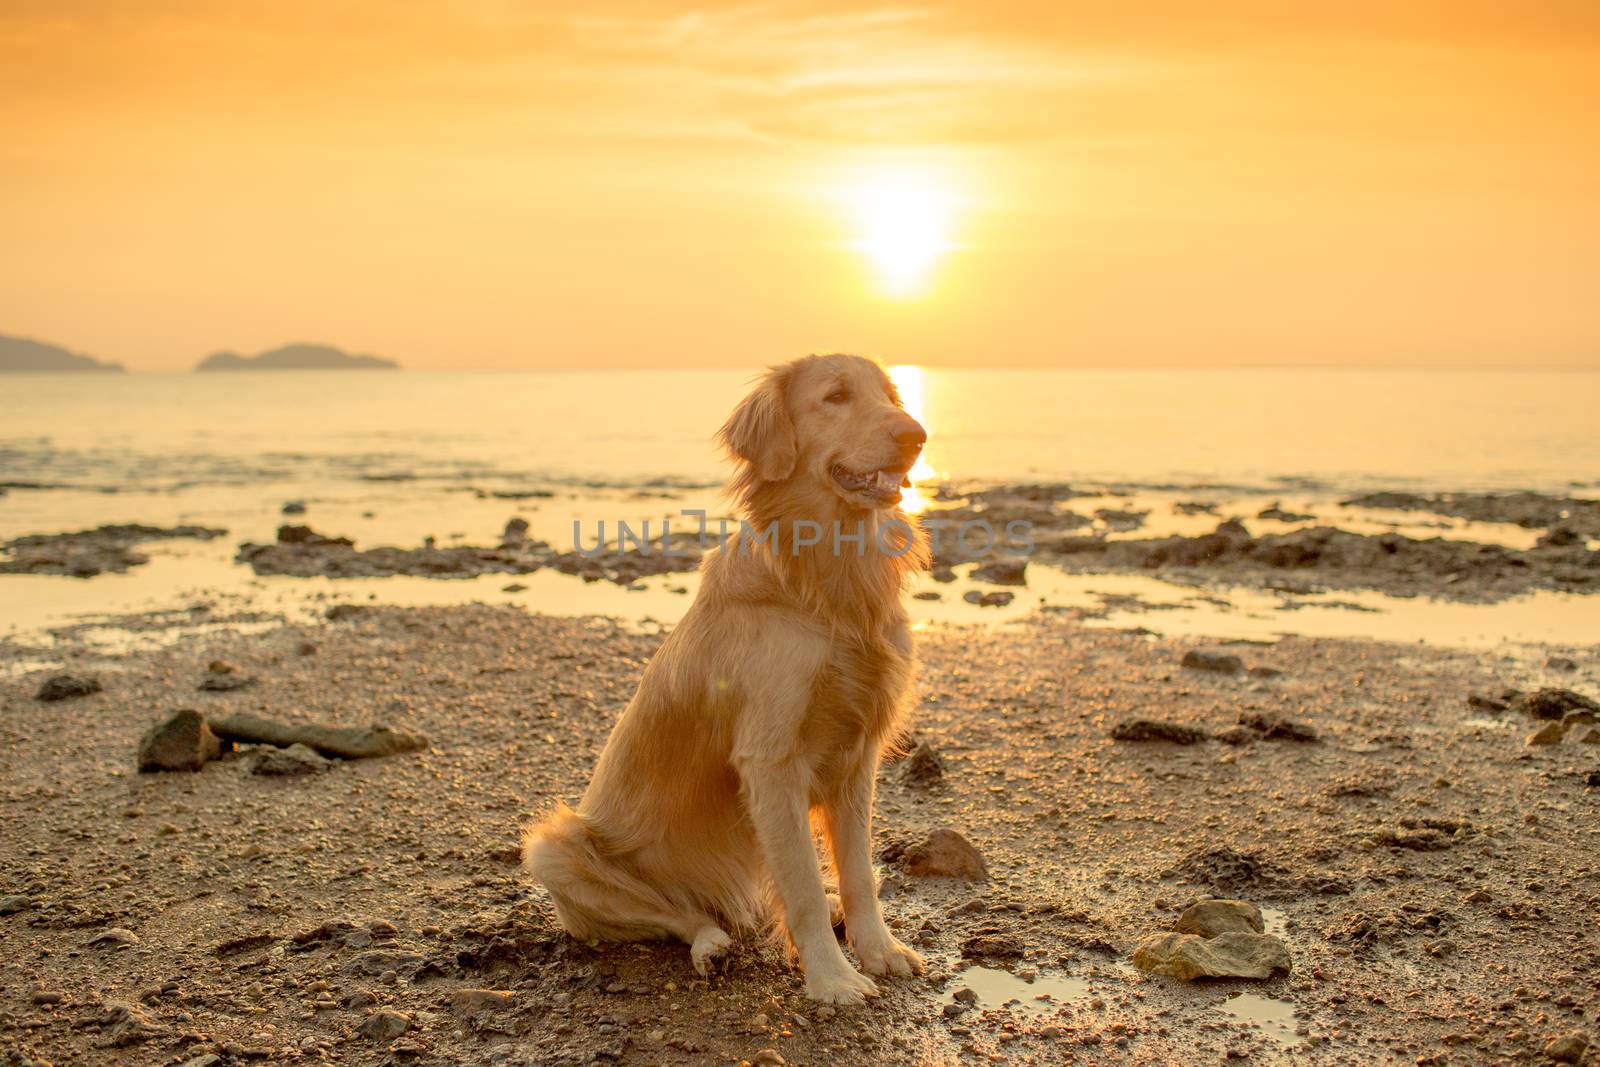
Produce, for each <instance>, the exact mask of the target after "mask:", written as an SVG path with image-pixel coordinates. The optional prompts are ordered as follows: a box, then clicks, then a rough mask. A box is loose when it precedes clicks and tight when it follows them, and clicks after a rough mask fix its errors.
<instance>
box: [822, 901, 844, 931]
mask: <svg viewBox="0 0 1600 1067" xmlns="http://www.w3.org/2000/svg"><path fill="white" fill-rule="evenodd" d="M826 896H827V899H828V925H829V926H831V927H833V928H834V929H835V930H842V929H844V901H842V900H840V899H839V894H838V893H828V894H826Z"/></svg>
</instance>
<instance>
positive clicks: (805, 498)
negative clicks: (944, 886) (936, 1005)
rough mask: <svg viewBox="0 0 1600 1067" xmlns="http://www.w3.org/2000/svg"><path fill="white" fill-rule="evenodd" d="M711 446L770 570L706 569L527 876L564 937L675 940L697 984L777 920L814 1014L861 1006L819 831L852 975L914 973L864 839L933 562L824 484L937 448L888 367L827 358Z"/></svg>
mask: <svg viewBox="0 0 1600 1067" xmlns="http://www.w3.org/2000/svg"><path fill="white" fill-rule="evenodd" d="M719 436H720V439H721V441H722V442H723V444H724V445H725V446H726V447H727V449H728V451H729V452H730V453H731V455H732V458H733V459H734V461H735V464H736V470H735V473H734V475H733V479H732V481H731V482H730V486H729V491H730V494H731V496H732V497H733V499H734V501H735V503H736V504H737V506H738V509H739V510H740V512H741V514H742V516H743V517H744V518H745V519H746V520H747V521H748V522H749V524H750V526H751V527H753V528H754V529H755V530H756V531H758V532H760V531H765V530H766V528H767V527H768V525H769V524H770V523H773V522H777V523H778V526H779V539H778V542H777V545H776V546H775V547H776V550H774V546H773V545H772V544H771V543H769V542H761V541H755V540H746V541H745V542H743V543H738V542H734V541H730V542H729V543H728V544H726V545H724V546H722V547H721V548H719V549H714V550H712V551H711V552H710V553H709V554H708V556H707V558H706V560H705V562H704V564H703V566H702V568H701V572H702V582H701V587H700V592H699V595H698V597H697V598H696V599H695V602H694V604H693V605H692V606H691V607H690V609H689V611H688V613H687V614H686V615H685V616H684V618H683V621H682V622H681V623H680V624H679V625H678V626H677V628H676V629H674V630H673V632H672V634H671V635H670V636H669V637H668V638H667V640H666V641H665V642H664V643H663V644H662V646H661V648H660V650H659V651H658V652H657V653H656V655H655V658H654V659H653V660H652V661H651V662H650V665H649V666H648V667H647V668H646V669H645V672H644V677H643V678H642V680H641V681H640V683H639V689H638V692H637V693H636V694H635V695H634V697H633V700H632V701H631V702H630V703H629V704H628V707H627V708H626V710H624V711H623V713H622V716H621V718H620V719H619V720H618V721H617V725H616V727H615V729H614V730H613V731H612V733H611V738H610V740H609V741H608V742H607V744H606V747H605V751H604V752H602V753H601V756H600V762H599V765H598V766H597V767H596V768H595V773H594V779H593V780H592V781H591V782H590V784H589V789H588V791H587V792H586V793H585V794H584V796H583V800H582V801H581V802H580V803H579V804H578V807H577V808H576V809H573V808H569V807H567V806H565V805H561V806H560V807H558V808H557V809H556V811H555V812H554V813H552V814H551V815H549V816H548V817H547V818H545V819H544V820H543V821H542V822H540V823H538V824H537V825H535V826H532V827H530V828H529V829H528V831H527V832H526V834H525V835H524V839H523V862H524V864H525V866H526V867H527V869H528V871H529V872H530V873H531V874H532V875H533V877H534V878H536V879H537V880H538V881H540V882H542V883H543V884H544V886H545V888H546V889H547V890H548V891H549V893H550V896H551V898H552V900H553V901H554V902H555V908H556V914H557V916H558V917H559V919H560V921H561V924H562V925H563V926H564V927H566V929H567V930H568V931H569V932H570V933H571V934H572V935H573V936H574V937H578V938H580V939H583V940H635V939H641V938H661V937H676V938H680V939H682V940H683V941H684V942H686V943H687V944H689V946H690V956H691V959H692V961H693V963H694V966H695V968H696V969H697V970H699V971H700V972H701V973H702V974H704V973H707V971H708V969H709V967H710V965H711V961H712V959H713V958H714V957H716V956H718V955H721V954H722V953H723V952H725V951H726V949H727V948H728V946H729V944H730V937H729V934H728V931H729V930H733V931H742V930H751V929H755V928H759V927H762V926H765V925H766V924H767V923H769V922H773V921H775V922H778V923H780V924H781V925H782V928H783V929H785V930H786V931H787V933H788V936H789V939H790V941H791V943H792V944H793V946H794V949H795V951H796V952H797V953H798V955H799V959H800V965H801V967H802V968H804V970H805V990H806V995H807V996H808V997H811V998H812V999H815V1000H820V1001H825V1002H832V1003H857V1002H859V1001H860V1000H861V999H862V998H863V997H866V996H872V995H874V994H875V993H876V992H877V987H876V985H874V983H873V982H872V980H871V979H869V978H866V977H864V976H863V975H862V974H861V973H860V972H858V971H857V970H856V969H855V968H854V967H852V966H851V965H850V963H849V961H848V960H847V959H846V957H845V955H844V953H843V951H842V950H841V949H840V946H839V941H838V939H837V937H836V936H835V935H834V932H833V929H832V922H831V919H830V911H829V904H828V901H827V898H826V896H825V892H824V886H823V881H822V875H821V872H820V870H819V868H818V859H817V853H816V849H815V847H814V845H813V841H812V836H811V825H810V817H811V815H812V814H817V815H819V816H820V820H819V821H820V823H821V825H822V828H823V830H824V831H825V833H826V835H827V838H828V841H829V845H830V848H831V851H832V853H833V859H834V866H835V868H836V870H837V874H838V877H839V896H840V902H841V903H842V907H843V913H844V921H845V928H846V933H847V936H848V938H849V941H850V944H851V945H852V946H853V947H854V949H855V952H856V955H857V957H858V958H859V959H860V961H861V967H862V969H863V970H864V971H866V972H867V973H868V974H896V975H906V974H911V973H913V972H920V971H921V970H922V959H921V957H920V956H918V955H917V953H916V952H914V951H912V950H911V949H909V948H907V947H906V946H905V945H903V944H901V943H900V942H899V941H898V940H896V939H895V937H894V936H893V935H892V934H891V933H890V932H889V929H888V927H887V926H886V925H885V923H884V921H883V914H882V912H881V911H880V910H879V907H878V895H877V887H876V884H875V880H874V875H873V871H872V861H871V856H870V836H871V831H870V827H871V814H872V797H873V785H874V778H875V774H876V771H877V767H878V760H879V755H880V753H881V751H882V749H883V748H884V746H885V744H886V743H887V742H888V741H889V740H890V738H891V737H893V736H894V732H895V726H896V723H897V722H898V721H899V718H900V716H901V713H902V711H903V710H904V705H905V703H906V699H907V694H908V692H909V690H910V686H911V680H912V672H913V661H912V648H911V635H910V630H909V628H908V626H907V617H906V612H905V607H904V604H903V593H904V587H905V583H906V579H907V577H908V575H909V573H910V572H911V571H913V570H915V569H917V568H919V567H922V566H925V565H926V559H927V555H926V546H925V543H924V541H923V538H922V534H921V532H920V530H919V529H918V528H917V526H916V524H915V522H914V521H913V520H910V519H908V518H907V517H906V516H905V515H903V514H902V513H901V512H900V511H899V509H898V507H897V504H898V502H899V494H898V492H897V491H894V492H892V493H890V494H889V498H888V499H884V498H883V497H882V495H881V494H880V496H879V497H872V496H870V494H868V495H863V494H862V493H859V492H855V491H852V490H851V489H850V488H849V483H848V482H841V481H840V480H837V479H835V477H834V471H835V469H836V466H837V467H843V468H845V469H846V470H847V471H853V472H867V471H876V470H884V471H888V472H893V473H898V472H904V471H907V470H909V468H910V466H911V464H912V463H913V462H914V461H915V459H916V456H917V454H918V452H919V451H920V448H921V445H922V442H923V440H924V439H925V434H924V433H923V430H922V427H921V426H919V425H918V424H917V422H916V420H914V419H912V418H911V416H909V415H908V414H907V413H906V412H905V411H904V409H903V408H902V407H901V405H900V401H899V397H898V396H897V394H896V393H895V390H894V386H893V384H892V383H891V382H890V381H889V379H888V377H887V375H885V374H884V372H883V370H882V369H881V368H880V367H879V366H878V365H877V364H876V363H873V362H871V361H869V360H865V359H860V358H858V357H854V356H837V355H835V356H809V357H806V358H804V359H799V360H796V361H794V362H792V363H787V364H784V365H782V366H778V367H774V368H772V370H771V371H769V372H768V373H767V374H766V376H765V377H764V378H762V379H761V381H760V382H759V383H758V384H757V386H756V387H755V389H754V391H753V392H752V393H751V394H750V395H749V397H748V398H746V399H745V400H744V402H743V403H742V404H741V405H740V406H739V407H738V409H737V410H736V411H735V412H734V413H733V416H732V417H731V418H730V419H729V420H728V422H727V424H726V425H725V426H723V428H722V431H721V433H720V435H719ZM805 520H809V521H811V522H816V523H819V524H820V525H821V527H822V529H823V530H824V533H823V535H822V537H821V541H820V543H818V544H816V545H814V546H804V547H801V546H799V545H798V540H797V539H795V538H794V537H793V534H792V531H793V530H794V524H795V523H796V522H797V521H800V522H804V521H805ZM890 520H898V521H899V522H898V524H896V523H891V522H890ZM835 521H837V522H838V523H839V524H840V528H841V529H842V531H843V532H844V534H845V535H848V536H853V535H854V534H855V532H856V530H857V523H858V522H860V523H862V524H863V527H864V530H865V534H866V536H865V538H864V551H863V552H862V553H861V554H858V549H857V544H858V542H855V541H848V540H843V539H841V540H840V542H839V543H838V544H837V545H836V543H835V541H834V537H833V530H834V526H833V524H834V522H835ZM886 524H887V525H886ZM880 527H882V529H883V535H884V536H883V538H882V542H881V544H880V539H879V536H878V534H879V530H880ZM804 539H806V538H804V537H802V538H800V539H799V540H804ZM841 546H842V547H841Z"/></svg>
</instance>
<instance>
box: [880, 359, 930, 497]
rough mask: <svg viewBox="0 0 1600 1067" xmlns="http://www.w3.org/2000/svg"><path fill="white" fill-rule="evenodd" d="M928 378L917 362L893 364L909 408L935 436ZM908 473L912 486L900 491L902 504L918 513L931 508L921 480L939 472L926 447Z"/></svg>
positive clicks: (902, 398) (891, 370)
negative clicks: (930, 412) (919, 483)
mask: <svg viewBox="0 0 1600 1067" xmlns="http://www.w3.org/2000/svg"><path fill="white" fill-rule="evenodd" d="M926 378H927V374H926V372H924V371H923V369H922V368H921V367H919V366H917V365H916V364H915V363H902V364H900V365H899V366H897V367H890V368H889V380H890V381H892V382H894V387H895V388H896V389H898V390H899V391H900V402H901V403H902V404H904V405H905V408H906V411H907V412H909V413H910V415H911V417H912V418H914V419H916V420H917V421H918V422H920V423H922V426H923V428H924V429H926V430H927V431H928V435H929V436H930V437H931V436H932V435H933V427H932V426H930V425H929V424H928V410H927V393H926V390H925V389H924V388H923V386H924V385H925V384H926ZM908 473H909V474H910V476H911V488H910V489H907V490H905V491H904V492H902V493H901V494H900V507H901V508H903V509H904V510H906V511H909V512H911V513H912V514H918V513H920V512H922V511H925V510H927V507H928V498H927V497H926V496H924V495H923V492H922V489H921V488H920V487H919V486H918V485H917V483H918V482H919V481H921V480H922V479H924V478H932V477H934V476H935V474H936V472H935V471H934V469H933V466H932V465H931V464H929V462H928V453H927V450H926V449H924V450H923V453H922V455H920V456H918V457H917V462H916V463H915V464H913V465H912V467H911V470H910V471H909V472H908Z"/></svg>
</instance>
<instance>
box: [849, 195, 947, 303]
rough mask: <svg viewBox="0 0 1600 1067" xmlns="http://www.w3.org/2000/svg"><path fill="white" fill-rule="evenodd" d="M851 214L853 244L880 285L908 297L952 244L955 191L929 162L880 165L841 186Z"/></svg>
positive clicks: (921, 288)
mask: <svg viewBox="0 0 1600 1067" xmlns="http://www.w3.org/2000/svg"><path fill="white" fill-rule="evenodd" d="M845 199H846V202H847V203H848V205H849V208H850V211H851V214H852V215H853V216H854V221H855V227H856V239H855V240H854V241H853V242H851V245H852V247H854V248H855V249H856V250H858V251H859V252H861V253H862V254H863V255H865V256H866V257H867V260H868V261H869V262H870V263H871V264H872V267H873V270H874V271H875V272H876V273H877V275H878V281H879V284H880V285H881V286H882V288H883V291H884V292H885V293H886V294H887V295H889V296H892V297H897V298H907V297H912V296H916V295H918V294H919V293H921V292H923V291H924V290H925V289H926V288H927V286H928V282H929V280H930V278H931V276H932V274H933V269H934V267H935V266H937V265H938V262H939V260H940V259H941V258H943V256H944V255H945V254H946V253H947V252H949V251H950V250H951V249H952V248H954V247H955V245H954V244H953V243H952V241H951V223H952V219H953V217H954V214H955V206H956V197H955V194H954V192H953V190H952V189H951V187H950V184H949V182H948V181H947V180H946V179H945V178H944V177H943V176H942V175H941V174H939V173H938V172H937V171H935V170H932V169H930V168H917V167H904V168H888V167H880V168H874V169H872V170H869V171H866V172H864V173H862V174H861V175H859V176H858V177H857V178H855V179H854V180H853V181H852V182H851V183H850V184H849V185H848V186H847V187H846V189H845Z"/></svg>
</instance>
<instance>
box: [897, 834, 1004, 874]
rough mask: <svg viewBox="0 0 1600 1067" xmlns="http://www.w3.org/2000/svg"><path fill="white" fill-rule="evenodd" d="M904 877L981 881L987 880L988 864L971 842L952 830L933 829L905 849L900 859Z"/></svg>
mask: <svg viewBox="0 0 1600 1067" xmlns="http://www.w3.org/2000/svg"><path fill="white" fill-rule="evenodd" d="M901 863H902V866H903V867H904V868H905V871H906V873H907V874H912V875H916V876H917V877H919V878H961V879H964V880H965V881H968V882H981V881H985V880H986V879H987V878H988V877H989V867H988V864H986V863H984V862H983V857H982V856H981V855H979V853H978V850H977V849H976V848H973V847H972V842H971V841H968V840H967V839H966V838H964V837H962V836H961V835H960V834H958V833H956V832H955V831H954V830H935V831H933V833H931V834H929V835H928V836H927V837H925V838H924V839H923V840H922V841H920V842H919V843H917V844H915V845H912V846H911V847H910V848H908V849H906V851H905V855H904V856H903V857H901Z"/></svg>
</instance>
